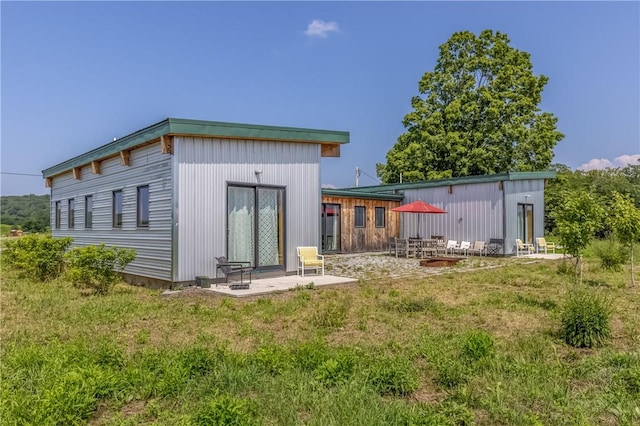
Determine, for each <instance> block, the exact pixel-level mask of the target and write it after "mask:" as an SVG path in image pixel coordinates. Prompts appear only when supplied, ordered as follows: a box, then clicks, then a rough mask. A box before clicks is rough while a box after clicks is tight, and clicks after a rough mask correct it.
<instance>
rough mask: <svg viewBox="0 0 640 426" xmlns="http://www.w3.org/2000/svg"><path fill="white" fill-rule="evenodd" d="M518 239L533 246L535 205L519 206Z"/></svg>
mask: <svg viewBox="0 0 640 426" xmlns="http://www.w3.org/2000/svg"><path fill="white" fill-rule="evenodd" d="M518 238H520V239H521V240H522V242H524V243H528V244H533V204H518Z"/></svg>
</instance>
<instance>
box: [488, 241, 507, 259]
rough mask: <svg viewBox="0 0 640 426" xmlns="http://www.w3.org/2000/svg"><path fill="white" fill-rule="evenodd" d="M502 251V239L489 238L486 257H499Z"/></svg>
mask: <svg viewBox="0 0 640 426" xmlns="http://www.w3.org/2000/svg"><path fill="white" fill-rule="evenodd" d="M503 249H504V239H502V238H490V239H489V245H488V246H487V255H489V256H499V255H501V254H502V250H503Z"/></svg>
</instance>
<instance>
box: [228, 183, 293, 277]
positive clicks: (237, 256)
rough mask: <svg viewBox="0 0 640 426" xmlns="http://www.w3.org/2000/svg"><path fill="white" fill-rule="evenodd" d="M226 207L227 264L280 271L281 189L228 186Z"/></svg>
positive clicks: (281, 252) (282, 214)
mask: <svg viewBox="0 0 640 426" xmlns="http://www.w3.org/2000/svg"><path fill="white" fill-rule="evenodd" d="M227 206H228V208H227V211H228V213H227V215H228V217H227V224H228V228H227V247H228V259H229V261H231V262H234V261H235V262H251V265H252V266H255V267H256V268H258V269H279V268H284V266H285V265H284V188H276V187H265V186H239V185H229V187H228V191H227Z"/></svg>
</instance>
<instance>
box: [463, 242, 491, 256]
mask: <svg viewBox="0 0 640 426" xmlns="http://www.w3.org/2000/svg"><path fill="white" fill-rule="evenodd" d="M467 253H468V254H472V255H474V254H475V253H478V256H482V254H485V255H486V254H487V252H486V250H485V246H484V241H474V242H473V245H472V246H471V248H469V249H468V250H467Z"/></svg>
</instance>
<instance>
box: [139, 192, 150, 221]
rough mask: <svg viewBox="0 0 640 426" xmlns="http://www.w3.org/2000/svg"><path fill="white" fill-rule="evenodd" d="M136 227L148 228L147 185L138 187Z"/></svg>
mask: <svg viewBox="0 0 640 426" xmlns="http://www.w3.org/2000/svg"><path fill="white" fill-rule="evenodd" d="M138 226H139V227H144V228H147V227H149V185H146V186H139V187H138Z"/></svg>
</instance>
